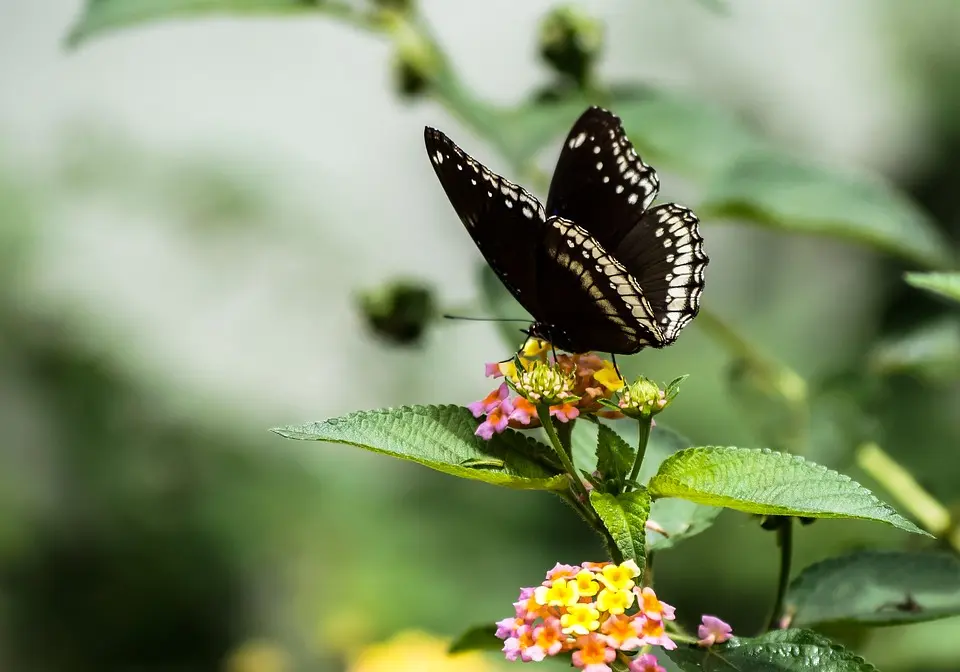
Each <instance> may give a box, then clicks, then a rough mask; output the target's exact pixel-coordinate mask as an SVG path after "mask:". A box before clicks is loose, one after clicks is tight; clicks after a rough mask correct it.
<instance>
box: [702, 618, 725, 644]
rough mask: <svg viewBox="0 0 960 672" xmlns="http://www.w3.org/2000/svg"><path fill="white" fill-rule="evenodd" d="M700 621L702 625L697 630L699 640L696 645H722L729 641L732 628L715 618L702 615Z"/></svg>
mask: <svg viewBox="0 0 960 672" xmlns="http://www.w3.org/2000/svg"><path fill="white" fill-rule="evenodd" d="M701 621H702V622H703V624H702V625H701V626H700V627H699V628H697V636H698V637H699V638H700V640H699V641H698V642H697V644H699V645H700V646H713V645H714V644H723V643H724V642H725V641H727V640H728V639H730V636H731V634H732V633H733V628H731V627H730V624H729V623H727V622H725V621H722V620H720V619H719V618H717V617H716V616H708V615H707V614H704V615H703V618H702V619H701Z"/></svg>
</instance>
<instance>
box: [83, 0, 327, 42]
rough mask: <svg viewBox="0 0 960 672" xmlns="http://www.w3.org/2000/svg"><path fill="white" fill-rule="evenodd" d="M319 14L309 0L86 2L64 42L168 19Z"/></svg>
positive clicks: (318, 8)
mask: <svg viewBox="0 0 960 672" xmlns="http://www.w3.org/2000/svg"><path fill="white" fill-rule="evenodd" d="M318 11H323V3H322V2H313V1H309V0H87V2H86V5H85V7H84V10H83V12H82V14H81V15H80V19H79V20H78V21H77V22H76V24H74V26H73V28H72V29H71V31H70V34H69V36H68V37H67V43H68V44H69V45H71V46H76V45H77V44H80V43H81V42H84V41H86V40H87V39H89V38H90V37H92V36H94V35H99V34H100V33H106V32H110V31H113V30H118V29H120V28H130V27H133V26H137V25H140V24H146V23H152V22H155V21H163V20H169V19H180V18H187V17H193V16H204V15H215V14H239V15H279V14H291V13H294V12H297V13H303V12H318Z"/></svg>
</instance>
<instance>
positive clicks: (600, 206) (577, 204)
mask: <svg viewBox="0 0 960 672" xmlns="http://www.w3.org/2000/svg"><path fill="white" fill-rule="evenodd" d="M659 187H660V181H659V178H658V177H657V173H656V171H654V170H653V168H651V167H650V166H648V165H647V164H645V163H644V162H643V159H641V158H640V157H639V156H638V155H637V153H636V151H634V149H633V145H632V144H631V143H630V140H629V139H628V138H627V135H626V133H625V132H624V130H623V125H622V124H621V123H620V119H619V118H618V117H617V116H616V115H614V114H612V113H611V112H608V111H607V110H604V109H602V108H599V107H591V108H590V109H588V110H587V111H586V112H584V113H583V114H582V115H581V116H580V118H579V119H577V121H576V123H574V125H573V128H572V129H571V130H570V133H569V134H568V136H567V139H566V141H565V142H564V144H563V148H562V149H561V151H560V158H559V159H558V160H557V167H556V169H555V170H554V173H553V180H552V181H551V183H550V194H549V196H548V197H547V208H546V210H547V215H548V216H558V217H564V218H565V219H569V220H571V221H574V222H576V223H577V224H578V225H579V226H582V227H583V228H585V229H586V230H587V231H589V232H590V233H591V234H593V236H594V237H595V238H596V239H597V240H599V241H600V242H601V243H602V244H603V245H604V246H606V248H607V249H613V248H614V247H615V245H616V243H617V242H618V241H619V240H620V239H621V238H622V237H623V236H624V235H626V234H627V233H628V232H629V231H630V229H631V228H632V226H633V225H634V223H635V222H636V221H637V220H638V219H639V218H640V215H641V214H643V211H644V210H646V209H647V208H648V207H649V206H650V203H651V202H653V199H654V198H656V196H657V191H658V189H659Z"/></svg>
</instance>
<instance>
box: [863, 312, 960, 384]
mask: <svg viewBox="0 0 960 672" xmlns="http://www.w3.org/2000/svg"><path fill="white" fill-rule="evenodd" d="M869 363H870V368H871V369H872V370H873V371H874V372H876V373H880V374H885V375H889V374H896V373H908V374H913V375H918V376H922V377H923V378H926V379H927V380H929V381H942V382H951V381H953V380H955V379H956V377H957V376H958V374H960V320H956V319H953V318H946V319H941V320H937V321H935V322H931V323H928V324H924V325H921V326H919V327H917V328H916V329H914V330H913V331H910V332H908V333H906V334H903V335H900V336H896V337H894V338H888V339H885V340H884V341H883V342H881V343H879V344H878V345H877V346H876V347H875V348H874V350H873V351H872V352H871V353H870V357H869Z"/></svg>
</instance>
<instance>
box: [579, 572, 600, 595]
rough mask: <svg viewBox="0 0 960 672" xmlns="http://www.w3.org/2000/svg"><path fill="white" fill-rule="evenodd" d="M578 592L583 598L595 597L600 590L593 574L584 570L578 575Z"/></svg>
mask: <svg viewBox="0 0 960 672" xmlns="http://www.w3.org/2000/svg"><path fill="white" fill-rule="evenodd" d="M577 590H578V591H579V592H580V595H581V596H582V597H593V596H594V595H596V594H597V591H599V590H600V584H599V583H597V577H596V575H595V574H594V573H593V572H588V571H587V570H582V571H581V572H579V573H578V574H577Z"/></svg>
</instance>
